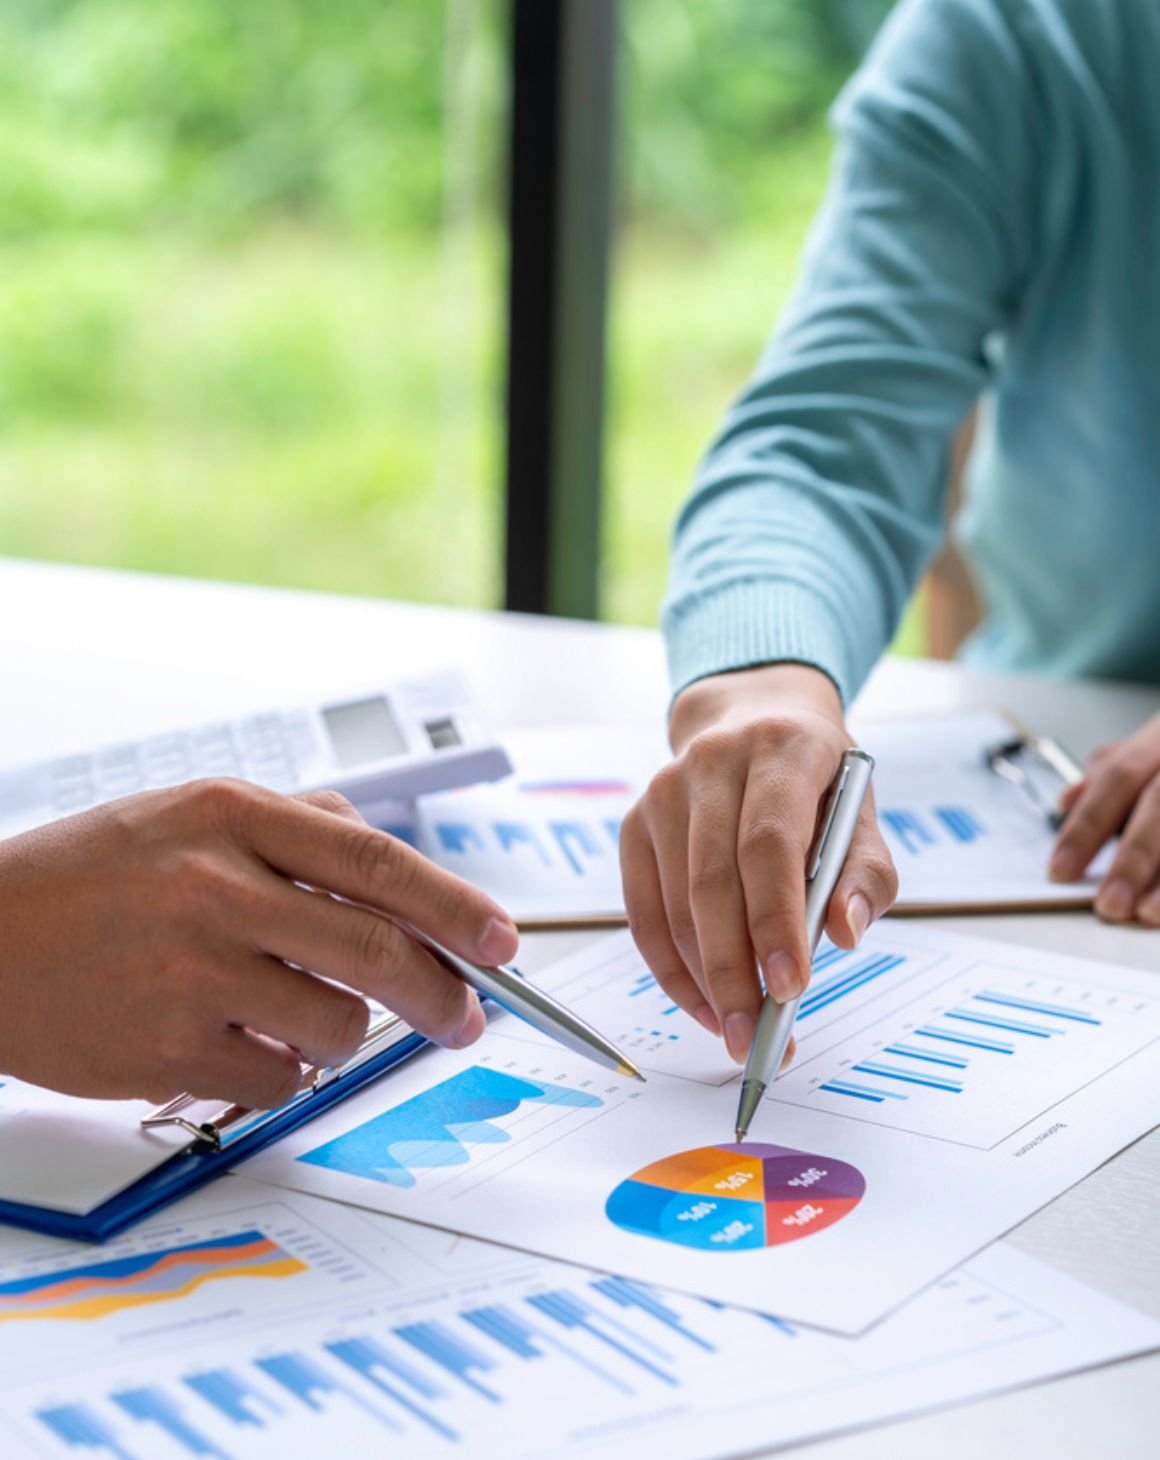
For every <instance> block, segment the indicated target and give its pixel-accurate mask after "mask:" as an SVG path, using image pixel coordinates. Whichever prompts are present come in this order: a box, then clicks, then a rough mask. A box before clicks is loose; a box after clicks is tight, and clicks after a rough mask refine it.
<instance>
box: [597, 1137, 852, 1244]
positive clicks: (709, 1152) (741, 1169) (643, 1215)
mask: <svg viewBox="0 0 1160 1460" xmlns="http://www.w3.org/2000/svg"><path fill="white" fill-rule="evenodd" d="M865 1190H866V1179H865V1177H864V1176H863V1175H862V1173H861V1172H860V1171H858V1170H856V1169H855V1167H853V1166H851V1165H849V1163H848V1162H846V1161H834V1160H832V1159H831V1158H830V1157H829V1156H812V1155H810V1154H809V1153H808V1152H807V1151H795V1150H792V1149H790V1147H788V1146H766V1145H757V1144H750V1143H748V1142H746V1144H744V1145H740V1146H738V1145H721V1146H701V1147H700V1148H698V1149H697V1150H695V1151H682V1152H681V1153H680V1154H679V1155H676V1156H666V1157H665V1159H664V1160H663V1161H654V1162H653V1164H652V1165H651V1166H645V1167H644V1168H643V1169H642V1170H640V1171H638V1172H636V1174H635V1175H634V1176H632V1177H630V1178H629V1180H628V1181H622V1182H621V1184H620V1185H619V1186H618V1187H617V1188H616V1190H615V1191H614V1192H613V1193H612V1195H611V1196H610V1197H609V1198H608V1202H607V1205H606V1206H605V1212H606V1213H607V1215H608V1217H609V1219H610V1220H611V1221H613V1222H615V1224H616V1225H617V1226H618V1227H622V1228H623V1229H624V1230H625V1231H626V1232H636V1233H637V1234H639V1235H640V1236H642V1237H657V1238H659V1239H660V1240H661V1241H662V1242H676V1243H678V1244H679V1245H680V1246H682V1247H696V1248H698V1249H700V1250H701V1251H703V1252H743V1251H746V1250H749V1249H752V1248H754V1247H776V1246H779V1245H780V1244H781V1243H783V1242H796V1241H797V1240H798V1238H800V1237H808V1236H810V1235H811V1233H813V1232H820V1231H821V1230H822V1228H823V1227H832V1226H833V1225H834V1223H835V1222H840V1221H841V1220H842V1218H843V1217H845V1216H847V1215H848V1214H849V1213H850V1212H852V1211H853V1210H854V1208H855V1207H856V1206H857V1205H858V1203H859V1202H860V1201H861V1200H862V1196H863V1194H864V1192H865Z"/></svg>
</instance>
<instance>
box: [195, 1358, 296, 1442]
mask: <svg viewBox="0 0 1160 1460" xmlns="http://www.w3.org/2000/svg"><path fill="white" fill-rule="evenodd" d="M185 1382H186V1384H187V1385H188V1386H189V1388H190V1389H192V1390H193V1392H194V1393H195V1394H196V1395H197V1396H198V1398H199V1399H204V1400H205V1402H206V1403H207V1404H209V1405H212V1406H213V1408H214V1409H216V1410H217V1411H218V1413H219V1414H223V1415H224V1416H225V1417H226V1419H228V1420H230V1421H231V1422H232V1423H233V1424H236V1425H239V1426H245V1425H254V1426H255V1428H257V1429H260V1430H262V1429H265V1428H266V1421H267V1418H268V1416H267V1415H265V1414H263V1413H262V1410H263V1408H264V1409H267V1410H270V1411H272V1412H273V1413H274V1414H281V1413H282V1411H281V1409H280V1408H279V1407H278V1405H276V1404H275V1403H274V1401H273V1400H272V1399H269V1398H267V1396H266V1395H265V1394H260V1393H259V1392H258V1390H256V1389H254V1388H252V1387H251V1386H250V1385H249V1384H247V1383H246V1381H245V1380H244V1379H239V1378H238V1376H237V1375H236V1374H233V1373H231V1372H230V1371H229V1369H208V1370H207V1371H206V1372H205V1373H204V1374H186V1376H185Z"/></svg>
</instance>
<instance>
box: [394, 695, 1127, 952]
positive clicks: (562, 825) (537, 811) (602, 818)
mask: <svg viewBox="0 0 1160 1460" xmlns="http://www.w3.org/2000/svg"><path fill="white" fill-rule="evenodd" d="M1014 733H1015V732H1014V727H1013V725H1012V722H1011V721H1010V720H1009V719H1007V718H1006V717H1005V716H1004V715H1001V714H999V713H997V712H981V713H971V714H964V715H951V716H939V717H926V718H923V719H910V720H891V721H882V722H878V723H872V724H867V725H863V726H860V727H859V743H860V744H861V745H862V746H864V747H865V749H866V750H868V751H869V752H870V753H871V755H873V756H874V758H875V762H876V765H875V771H874V782H873V785H874V796H875V803H876V806H877V810H878V824H879V827H880V829H881V831H882V835H883V838H884V839H885V841H886V843H887V845H888V846H889V848H890V852H891V855H892V856H893V858H894V864H895V866H896V868H897V869H898V877H899V896H898V902H897V904H896V906H895V911H897V912H912V913H933V912H939V911H983V910H985V909H1000V910H1001V909H1005V908H1010V909H1016V908H1023V909H1026V908H1050V907H1068V906H1074V907H1080V906H1088V905H1090V904H1091V902H1092V901H1093V900H1094V898H1095V891H1096V887H1097V885H1098V883H1099V880H1100V877H1101V876H1102V874H1103V872H1104V871H1105V870H1106V869H1107V866H1108V865H1109V863H1110V860H1111V857H1112V855H1113V850H1112V849H1111V848H1108V849H1106V850H1105V851H1104V852H1103V853H1102V854H1101V855H1100V856H1099V857H1097V859H1096V861H1095V862H1094V864H1093V865H1092V867H1091V869H1090V870H1089V873H1088V875H1087V877H1086V878H1085V879H1083V880H1082V881H1080V882H1077V883H1057V882H1052V881H1051V880H1050V879H1049V878H1048V875H1047V864H1048V861H1049V859H1050V856H1051V851H1052V847H1053V845H1054V842H1055V835H1056V834H1055V832H1054V830H1053V829H1052V827H1051V826H1050V825H1049V824H1048V822H1047V819H1046V817H1045V816H1044V815H1043V814H1042V812H1041V811H1039V810H1038V809H1037V808H1036V806H1035V804H1034V803H1033V802H1031V801H1030V800H1028V799H1027V798H1026V797H1025V796H1024V795H1022V794H1021V793H1020V791H1019V789H1018V788H1017V787H1016V786H1013V785H1012V784H1011V783H1010V782H1009V781H1006V780H1003V779H1002V778H1001V777H999V776H997V775H996V774H995V773H994V772H993V771H991V770H990V769H989V768H988V766H987V763H986V759H985V753H986V751H987V750H988V749H989V748H990V747H992V746H995V745H998V744H1002V743H1003V742H1004V741H1010V740H1011V738H1012V735H1013V734H1014ZM508 750H509V751H510V753H511V756H512V760H513V762H514V763H515V765H516V768H517V769H516V774H515V775H514V776H510V777H508V778H507V779H505V780H503V781H499V782H496V783H495V784H493V785H488V786H474V787H470V788H467V789H465V790H462V791H452V792H447V793H445V794H441V795H437V796H428V797H424V798H423V800H422V801H420V803H419V805H418V808H417V809H415V808H409V807H407V808H404V807H396V808H395V812H394V814H393V815H392V816H391V817H389V818H388V819H387V820H385V821H384V822H383V823H382V824H384V825H385V826H386V827H387V829H388V830H390V831H392V832H394V833H395V834H396V835H398V836H402V837H404V838H406V839H407V840H408V841H410V842H411V843H412V844H413V845H415V846H418V847H419V848H420V849H421V850H422V851H423V852H425V853H426V854H427V855H428V856H430V857H431V858H432V859H433V860H434V861H436V862H438V863H439V864H440V865H441V866H444V867H447V868H448V869H450V870H451V871H453V872H456V873H458V874H459V875H460V876H461V877H465V878H467V880H468V881H471V882H474V883H475V884H476V885H477V886H480V887H483V888H485V889H486V891H487V892H489V893H490V894H491V895H492V896H493V897H495V898H496V899H497V900H498V901H499V902H500V903H501V904H502V905H503V906H504V907H506V908H507V909H508V911H509V912H510V913H511V914H512V916H513V917H514V918H515V919H516V921H517V922H518V923H519V924H520V925H521V926H522V927H525V928H533V927H550V926H558V925H567V924H611V923H616V922H621V923H622V922H623V921H624V893H623V889H622V887H621V880H620V861H619V855H618V842H619V836H620V823H621V821H622V820H623V818H624V815H625V813H626V812H627V811H628V809H629V808H630V807H631V806H632V805H633V803H634V802H635V801H636V800H637V798H638V797H639V796H640V795H641V794H642V793H643V791H644V790H645V788H646V787H647V786H648V783H649V781H650V780H651V779H652V777H653V776H654V775H655V774H656V772H657V770H659V769H660V767H661V766H663V765H664V764H665V762H666V761H667V760H668V758H669V752H668V748H667V746H666V744H665V741H664V739H663V737H662V735H661V734H660V732H659V730H650V729H640V728H634V727H627V726H626V727H620V728H608V727H602V728H600V729H597V730H593V729H579V728H577V729H551V730H529V731H524V732H521V733H519V734H516V735H513V736H512V737H511V738H510V739H509V741H508ZM1054 789H1055V790H1058V789H1059V787H1058V786H1057V787H1055V788H1054Z"/></svg>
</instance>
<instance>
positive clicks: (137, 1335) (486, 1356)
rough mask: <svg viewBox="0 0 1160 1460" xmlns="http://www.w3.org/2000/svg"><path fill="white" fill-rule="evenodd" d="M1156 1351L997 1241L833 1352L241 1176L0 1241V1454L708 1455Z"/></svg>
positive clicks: (138, 1459) (798, 1335)
mask: <svg viewBox="0 0 1160 1460" xmlns="http://www.w3.org/2000/svg"><path fill="white" fill-rule="evenodd" d="M1158 1345H1160V1324H1158V1323H1156V1322H1155V1321H1153V1320H1151V1319H1148V1318H1146V1317H1144V1316H1143V1315H1142V1314H1139V1313H1136V1312H1134V1311H1132V1310H1131V1309H1129V1308H1125V1307H1123V1306H1122V1305H1121V1304H1118V1303H1116V1302H1114V1301H1112V1300H1111V1299H1108V1298H1105V1297H1102V1296H1101V1295H1100V1294H1098V1293H1095V1292H1093V1291H1091V1290H1090V1289H1088V1288H1086V1287H1084V1286H1082V1285H1081V1284H1079V1283H1076V1282H1074V1281H1072V1280H1071V1279H1069V1278H1065V1277H1063V1276H1061V1275H1060V1274H1058V1273H1056V1272H1053V1271H1052V1270H1051V1269H1050V1268H1048V1267H1045V1266H1043V1265H1042V1264H1040V1263H1037V1262H1035V1261H1033V1260H1032V1259H1031V1258H1028V1257H1025V1256H1023V1255H1022V1254H1021V1253H1019V1252H1016V1251H1015V1250H1014V1249H1012V1248H1007V1247H1003V1246H1001V1245H1000V1246H997V1247H995V1248H992V1249H991V1250H989V1251H987V1252H985V1253H982V1254H980V1256H979V1257H978V1258H976V1259H975V1260H974V1261H973V1262H971V1263H970V1264H969V1265H968V1266H967V1267H965V1268H962V1269H960V1270H959V1271H957V1272H955V1273H952V1274H951V1275H950V1276H948V1277H946V1278H944V1279H943V1280H941V1281H940V1282H939V1283H937V1284H935V1285H934V1286H933V1287H932V1288H930V1289H928V1290H927V1291H926V1292H924V1293H922V1294H921V1295H920V1296H919V1297H917V1298H916V1299H915V1300H914V1301H913V1302H912V1303H910V1304H908V1305H907V1306H906V1307H905V1308H903V1309H902V1310H900V1311H899V1312H898V1313H897V1314H896V1315H894V1316H893V1317H891V1318H889V1319H888V1320H887V1321H886V1322H885V1323H883V1324H881V1325H880V1326H879V1327H877V1328H876V1329H874V1331H873V1332H872V1333H871V1334H869V1335H867V1336H866V1337H864V1338H859V1339H847V1338H838V1337H834V1336H832V1335H826V1334H821V1333H817V1332H814V1331H811V1330H808V1329H801V1328H797V1327H795V1326H794V1325H792V1324H789V1323H787V1322H785V1321H784V1320H782V1319H779V1318H777V1317H773V1316H768V1315H759V1314H754V1313H750V1312H744V1311H739V1310H735V1309H734V1310H731V1309H723V1308H720V1307H717V1306H715V1305H712V1304H708V1303H705V1302H703V1301H701V1300H700V1299H697V1298H689V1297H682V1296H679V1295H676V1294H673V1293H669V1292H666V1291H664V1290H663V1289H659V1288H655V1287H650V1286H648V1285H646V1284H643V1283H639V1282H634V1281H632V1280H631V1279H627V1278H623V1277H610V1276H608V1275H607V1274H605V1273H600V1272H593V1271H587V1270H584V1269H582V1268H575V1267H569V1266H566V1265H564V1264H563V1263H559V1262H553V1261H550V1260H548V1259H544V1258H530V1257H527V1256H525V1255H522V1254H519V1253H515V1252H512V1251H510V1250H508V1249H505V1248H501V1247H494V1246H491V1245H489V1244H482V1243H477V1242H471V1241H468V1240H466V1239H461V1238H454V1237H449V1236H447V1235H446V1234H445V1233H442V1232H438V1231H436V1230H434V1229H433V1228H425V1227H417V1226H414V1225H413V1224H410V1223H404V1222H396V1221H392V1220H391V1219H390V1218H387V1217H381V1216H377V1215H374V1214H371V1213H366V1212H360V1211H357V1210H355V1209H353V1208H349V1207H343V1206H341V1205H339V1204H337V1203H333V1202H321V1201H317V1200H315V1199H313V1198H310V1197H303V1196H299V1195H297V1194H295V1193H291V1192H277V1191H273V1190H271V1188H269V1187H266V1186H261V1185H257V1184H253V1183H250V1182H248V1181H245V1180H239V1179H237V1178H233V1179H227V1180H225V1181H223V1182H221V1183H219V1185H218V1186H217V1187H215V1188H214V1189H213V1191H212V1192H206V1193H204V1194H202V1195H201V1196H199V1197H196V1198H192V1199H191V1200H189V1201H187V1202H185V1203H183V1204H181V1205H180V1206H179V1207H177V1208H174V1209H173V1210H172V1211H171V1212H169V1213H167V1214H166V1216H165V1218H164V1219H160V1220H156V1221H154V1222H151V1223H150V1224H149V1225H147V1226H146V1227H144V1228H142V1229H141V1230H139V1231H137V1232H135V1233H134V1234H133V1235H132V1236H129V1237H124V1238H120V1239H118V1240H117V1241H115V1242H113V1243H111V1244H109V1245H107V1246H105V1247H100V1248H93V1247H88V1246H79V1245H77V1244H73V1243H66V1242H53V1241H51V1240H49V1239H45V1238H42V1237H32V1236H29V1235H27V1234H23V1233H4V1232H0V1434H2V1435H3V1447H2V1448H3V1454H4V1460H23V1457H38V1460H72V1457H76V1456H77V1455H78V1454H83V1455H86V1456H90V1457H93V1460H190V1457H191V1456H200V1457H209V1460H296V1457H303V1460H306V1457H309V1460H316V1457H318V1456H319V1455H341V1456H342V1457H343V1460H382V1457H383V1456H385V1455H401V1456H406V1457H407V1460H439V1457H447V1460H452V1457H454V1456H455V1455H457V1454H458V1455H463V1454H470V1455H487V1456H489V1457H493V1460H553V1457H559V1460H567V1457H576V1460H583V1457H586V1456H587V1457H591V1460H638V1457H639V1456H640V1455H641V1454H653V1455H665V1456H666V1457H668V1460H714V1457H722V1460H723V1457H726V1456H730V1455H736V1454H748V1453H751V1452H752V1451H753V1450H755V1449H757V1448H765V1447H766V1446H770V1445H776V1444H783V1443H786V1442H789V1441H792V1440H802V1439H807V1438H811V1437H816V1436H818V1435H821V1434H824V1433H832V1432H834V1431H836V1430H841V1429H848V1428H854V1427H862V1426H864V1425H866V1424H869V1423H873V1422H875V1421H881V1420H885V1419H888V1418H891V1417H895V1416H900V1415H904V1414H907V1413H912V1412H914V1411H915V1410H919V1409H923V1410H925V1409H929V1408H931V1407H932V1406H934V1405H942V1404H953V1403H955V1402H957V1401H962V1400H965V1399H970V1398H975V1397H977V1396H978V1395H981V1394H985V1393H988V1392H992V1391H994V1390H997V1389H1009V1388H1013V1387H1016V1386H1020V1385H1025V1384H1030V1383H1033V1382H1035V1381H1037V1380H1041V1379H1046V1378H1048V1377H1051V1376H1053V1375H1056V1374H1060V1373H1064V1372H1067V1371H1068V1370H1073V1369H1076V1368H1080V1367H1087V1366H1090V1365H1093V1364H1099V1363H1106V1362H1109V1361H1111V1360H1114V1359H1118V1358H1123V1357H1126V1356H1128V1355H1130V1354H1134V1353H1140V1352H1142V1351H1145V1350H1147V1349H1151V1348H1155V1347H1157V1346H1158Z"/></svg>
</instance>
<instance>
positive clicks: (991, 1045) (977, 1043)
mask: <svg viewBox="0 0 1160 1460" xmlns="http://www.w3.org/2000/svg"><path fill="white" fill-rule="evenodd" d="M914 1032H915V1034H921V1035H922V1036H923V1038H924V1039H940V1040H942V1041H943V1043H944V1044H965V1045H966V1046H967V1047H968V1048H969V1049H989V1050H990V1051H991V1052H992V1054H1014V1053H1015V1046H1014V1045H1013V1044H1002V1043H1000V1042H998V1041H996V1040H991V1039H980V1038H978V1037H976V1036H974V1035H970V1034H964V1033H955V1034H951V1033H950V1032H949V1031H948V1030H946V1029H931V1028H929V1027H928V1028H926V1029H916V1030H915V1031H914Z"/></svg>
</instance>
